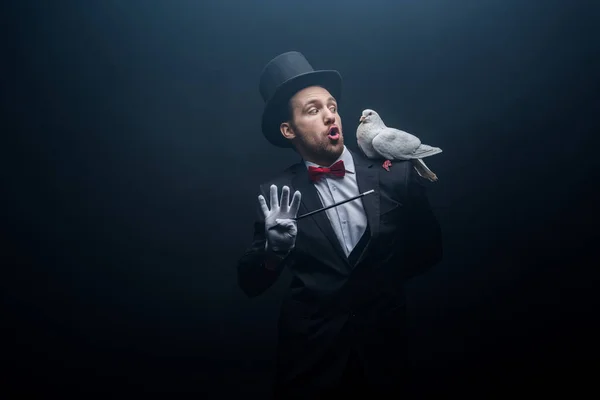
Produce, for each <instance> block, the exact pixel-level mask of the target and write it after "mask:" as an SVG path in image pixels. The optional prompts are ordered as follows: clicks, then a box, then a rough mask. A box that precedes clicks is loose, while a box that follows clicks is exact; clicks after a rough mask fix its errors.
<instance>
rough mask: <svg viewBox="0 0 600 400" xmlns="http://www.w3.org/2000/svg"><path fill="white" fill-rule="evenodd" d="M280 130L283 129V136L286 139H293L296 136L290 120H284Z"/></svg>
mask: <svg viewBox="0 0 600 400" xmlns="http://www.w3.org/2000/svg"><path fill="white" fill-rule="evenodd" d="M279 130H280V131H281V134H282V135H283V137H284V138H286V139H289V140H291V139H294V138H295V137H296V133H295V132H294V130H293V129H292V126H291V125H290V123H289V122H282V123H281V125H279Z"/></svg>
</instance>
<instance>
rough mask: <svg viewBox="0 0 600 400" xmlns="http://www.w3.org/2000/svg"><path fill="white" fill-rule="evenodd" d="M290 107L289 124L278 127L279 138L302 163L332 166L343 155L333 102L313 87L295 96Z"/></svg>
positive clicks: (323, 90)
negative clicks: (293, 146) (295, 151)
mask: <svg viewBox="0 0 600 400" xmlns="http://www.w3.org/2000/svg"><path fill="white" fill-rule="evenodd" d="M290 106H291V115H292V120H291V121H288V122H284V123H282V124H281V127H280V128H281V133H282V135H283V136H285V137H286V138H287V139H290V140H292V143H293V144H294V145H295V146H296V149H297V150H298V153H300V155H302V157H303V158H304V159H305V160H308V161H311V162H314V163H317V164H319V165H323V166H328V165H331V164H332V163H333V162H335V160H336V159H337V158H338V157H339V156H340V155H341V154H342V152H343V151H344V136H343V134H342V118H341V117H340V115H339V114H338V109H337V102H336V100H335V99H334V98H333V96H332V95H331V94H330V93H329V92H328V91H327V90H326V89H324V88H322V87H319V86H312V87H308V88H305V89H303V90H301V91H299V92H298V93H296V94H295V95H294V97H292V99H291V100H290Z"/></svg>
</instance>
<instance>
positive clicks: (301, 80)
mask: <svg viewBox="0 0 600 400" xmlns="http://www.w3.org/2000/svg"><path fill="white" fill-rule="evenodd" d="M309 86H321V87H323V88H325V89H326V90H327V91H329V93H331V95H332V96H333V97H334V98H335V99H336V100H337V101H338V102H339V101H340V100H341V95H342V77H341V75H340V73H339V72H337V71H334V70H322V71H311V72H307V73H304V74H301V75H298V76H295V77H293V78H291V79H289V80H287V81H285V82H284V83H282V84H281V85H280V86H279V88H278V89H277V91H276V92H275V94H274V95H273V96H272V97H271V98H270V99H269V101H267V103H266V104H265V108H264V111H263V115H262V132H263V134H264V135H265V137H266V138H267V140H268V141H269V142H270V143H271V144H273V145H274V146H277V147H282V148H291V147H292V143H291V142H290V141H289V140H288V139H286V138H285V137H283V135H282V134H281V131H280V130H279V127H280V125H281V123H282V122H283V121H284V120H285V118H286V116H287V115H286V114H285V113H286V111H287V102H288V100H289V99H290V98H291V97H292V96H293V95H294V94H296V92H298V91H299V90H302V89H304V88H307V87H309Z"/></svg>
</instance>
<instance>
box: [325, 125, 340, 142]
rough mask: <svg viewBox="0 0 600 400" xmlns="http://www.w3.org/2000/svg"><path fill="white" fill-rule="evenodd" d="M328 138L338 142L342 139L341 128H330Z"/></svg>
mask: <svg viewBox="0 0 600 400" xmlns="http://www.w3.org/2000/svg"><path fill="white" fill-rule="evenodd" d="M327 136H328V137H329V139H331V140H338V139H339V138H340V128H338V127H337V126H332V127H331V128H329V131H328V132H327Z"/></svg>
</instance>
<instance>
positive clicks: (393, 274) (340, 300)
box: [238, 150, 442, 384]
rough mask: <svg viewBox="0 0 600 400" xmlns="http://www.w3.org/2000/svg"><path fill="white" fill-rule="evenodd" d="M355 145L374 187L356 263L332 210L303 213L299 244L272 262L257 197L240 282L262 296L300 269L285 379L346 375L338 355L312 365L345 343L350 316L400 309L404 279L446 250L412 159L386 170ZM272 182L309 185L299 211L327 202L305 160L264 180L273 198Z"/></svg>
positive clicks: (287, 313)
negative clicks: (269, 265) (286, 272)
mask: <svg viewBox="0 0 600 400" xmlns="http://www.w3.org/2000/svg"><path fill="white" fill-rule="evenodd" d="M350 152H351V153H352V156H353V159H354V164H355V168H356V179H357V183H358V188H359V192H361V193H362V192H365V191H368V190H370V189H373V190H374V193H373V194H369V195H367V196H364V197H362V198H361V199H360V200H355V201H362V202H363V205H364V209H365V212H366V214H367V220H368V226H369V227H368V234H369V235H370V237H369V238H368V242H367V244H366V246H365V247H364V251H362V252H361V254H360V255H359V256H358V257H356V258H355V262H354V263H351V262H350V261H349V258H348V257H346V255H345V254H344V252H343V250H342V247H341V245H340V243H339V242H338V239H337V237H336V235H335V233H334V231H333V229H332V227H331V224H330V223H329V220H328V218H327V215H326V213H325V212H321V213H317V214H314V215H313V216H310V217H307V218H304V219H302V220H299V221H298V235H297V237H296V245H295V248H294V250H293V251H292V252H291V253H290V254H289V256H288V257H287V258H285V259H284V260H283V261H282V262H280V264H279V266H278V268H277V269H276V270H274V271H273V270H268V269H266V268H265V255H266V253H265V240H266V239H265V230H264V217H263V213H262V210H261V209H260V206H259V205H258V200H256V203H257V214H256V220H255V223H254V240H253V243H252V245H251V246H250V247H249V248H248V249H247V250H246V252H245V253H244V254H243V256H242V257H241V259H240V260H239V263H238V283H239V286H240V287H241V288H242V290H243V291H244V292H245V293H246V294H247V295H248V296H250V297H254V296H258V295H260V294H261V293H263V292H264V291H265V290H267V289H268V288H269V287H270V286H271V285H272V284H273V283H274V282H275V281H276V280H277V278H278V277H279V275H280V273H281V271H282V270H283V268H289V269H290V271H291V272H292V275H293V278H292V283H291V286H290V289H289V292H288V295H287V296H286V298H285V299H284V301H283V304H282V309H281V314H280V319H279V346H278V356H279V357H278V359H279V364H278V365H279V370H278V380H279V382H280V383H281V382H292V381H293V379H294V377H296V378H297V377H303V378H302V379H303V381H302V382H304V384H306V382H307V381H308V380H311V379H312V380H313V381H315V382H316V383H317V384H318V381H319V380H320V379H327V376H331V377H332V378H333V377H334V376H337V375H339V374H340V373H341V368H343V363H342V362H339V363H336V362H334V361H331V363H330V364H331V365H330V368H329V370H327V368H325V369H323V370H321V372H320V373H319V376H318V377H317V376H312V378H311V377H309V375H310V374H309V375H306V373H307V372H308V371H310V370H311V368H314V367H315V366H317V365H320V360H323V358H324V357H328V356H327V354H328V353H327V352H328V350H329V349H331V348H332V346H333V345H334V344H335V345H339V342H340V339H339V335H340V333H341V332H342V331H343V330H344V327H345V326H346V325H347V323H348V321H350V320H352V319H353V318H358V319H361V320H362V321H372V322H373V323H374V324H377V323H379V322H381V321H382V320H385V319H386V316H387V317H390V316H391V315H392V314H393V313H390V310H398V309H403V305H404V296H403V289H402V287H403V283H404V282H405V281H406V279H408V278H410V277H413V276H415V275H417V274H420V273H422V272H424V271H425V270H427V269H428V268H430V267H431V266H433V265H434V264H436V263H437V262H438V261H439V260H440V259H441V256H442V242H441V233H440V227H439V224H438V222H437V219H436V217H435V216H434V214H433V212H432V210H431V207H430V204H429V201H428V199H427V196H426V190H425V186H424V183H423V181H422V178H421V177H419V176H418V175H417V174H416V172H415V170H414V168H413V166H412V164H411V162H409V161H394V162H393V163H392V166H391V167H390V170H389V171H386V170H385V169H383V168H382V166H381V165H382V162H383V160H369V159H367V158H365V157H364V156H363V155H362V154H359V153H357V152H355V151H351V150H350ZM272 184H275V185H277V187H278V189H279V193H281V188H282V187H283V186H289V188H290V193H292V194H293V193H294V191H296V190H298V191H300V192H301V194H302V201H301V205H300V209H299V215H301V214H304V213H307V212H310V211H313V210H315V209H318V208H321V207H323V205H322V204H321V201H320V199H319V195H318V193H317V190H316V188H315V187H314V185H313V184H312V183H311V182H310V180H309V178H308V172H307V169H306V166H305V165H304V163H303V162H299V163H297V164H294V165H292V166H291V167H289V168H288V169H286V170H285V171H284V172H283V173H282V174H281V175H279V176H278V177H276V178H274V179H272V180H270V181H268V182H265V183H263V184H261V185H260V193H261V194H262V195H263V196H264V197H265V199H266V200H267V202H268V201H269V199H270V196H269V190H270V189H269V188H270V186H271V185H272ZM257 196H258V194H257ZM394 315H395V317H394V318H401V317H399V316H398V315H397V314H394ZM390 318H391V317H390ZM374 326H375V325H373V327H374ZM373 329H375V328H373ZM366 331H368V329H367V330H366ZM373 340H379V341H381V340H383V339H382V338H378V339H373ZM349 345H350V344H349ZM341 353H343V352H338V354H341ZM321 364H322V363H321ZM303 374H304V375H303Z"/></svg>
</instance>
